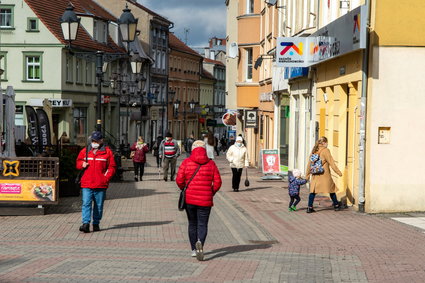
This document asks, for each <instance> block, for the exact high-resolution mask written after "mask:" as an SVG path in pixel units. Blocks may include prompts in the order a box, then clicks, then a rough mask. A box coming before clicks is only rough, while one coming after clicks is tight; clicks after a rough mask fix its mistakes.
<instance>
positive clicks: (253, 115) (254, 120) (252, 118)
mask: <svg viewBox="0 0 425 283" xmlns="http://www.w3.org/2000/svg"><path fill="white" fill-rule="evenodd" d="M245 128H258V111H257V110H245Z"/></svg>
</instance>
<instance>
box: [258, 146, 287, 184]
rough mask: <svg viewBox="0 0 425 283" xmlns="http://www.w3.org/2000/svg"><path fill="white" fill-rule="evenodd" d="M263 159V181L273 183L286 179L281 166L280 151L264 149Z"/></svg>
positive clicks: (261, 153) (261, 152)
mask: <svg viewBox="0 0 425 283" xmlns="http://www.w3.org/2000/svg"><path fill="white" fill-rule="evenodd" d="M260 157H261V168H262V171H263V174H265V175H264V176H263V177H261V180H263V181H272V180H282V179H284V174H283V173H282V172H281V170H280V169H281V166H280V153H279V150H278V149H262V150H261V151H260Z"/></svg>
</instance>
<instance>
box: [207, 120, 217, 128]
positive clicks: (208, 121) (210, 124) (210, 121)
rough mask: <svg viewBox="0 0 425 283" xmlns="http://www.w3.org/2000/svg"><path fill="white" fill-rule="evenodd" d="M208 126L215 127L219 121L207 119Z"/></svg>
mask: <svg viewBox="0 0 425 283" xmlns="http://www.w3.org/2000/svg"><path fill="white" fill-rule="evenodd" d="M207 126H208V127H215V126H217V121H216V120H212V119H207Z"/></svg>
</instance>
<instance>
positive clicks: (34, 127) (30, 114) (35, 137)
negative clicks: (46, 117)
mask: <svg viewBox="0 0 425 283" xmlns="http://www.w3.org/2000/svg"><path fill="white" fill-rule="evenodd" d="M25 112H26V113H27V121H28V136H29V138H30V139H31V144H32V145H33V146H34V147H35V148H36V151H37V152H39V150H38V149H39V146H40V138H39V131H38V118H37V113H35V110H34V108H33V107H32V106H28V105H26V106H25Z"/></svg>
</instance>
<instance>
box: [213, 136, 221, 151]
mask: <svg viewBox="0 0 425 283" xmlns="http://www.w3.org/2000/svg"><path fill="white" fill-rule="evenodd" d="M217 136H218V134H217V135H216V136H214V150H215V153H216V154H217V156H220V150H219V149H218V146H219V141H218V137H217Z"/></svg>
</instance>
